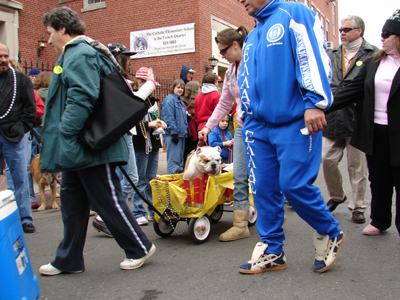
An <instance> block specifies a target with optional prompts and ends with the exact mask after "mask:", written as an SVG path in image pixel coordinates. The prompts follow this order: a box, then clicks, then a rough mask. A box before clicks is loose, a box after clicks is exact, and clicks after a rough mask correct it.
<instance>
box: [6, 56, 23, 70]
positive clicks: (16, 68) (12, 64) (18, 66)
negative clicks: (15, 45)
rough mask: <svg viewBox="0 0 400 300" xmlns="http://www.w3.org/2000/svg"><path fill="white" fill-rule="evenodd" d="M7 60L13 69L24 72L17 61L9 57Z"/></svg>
mask: <svg viewBox="0 0 400 300" xmlns="http://www.w3.org/2000/svg"><path fill="white" fill-rule="evenodd" d="M8 62H9V63H10V65H11V67H12V68H13V69H14V70H15V71H19V72H24V70H23V69H22V66H21V64H20V63H19V62H17V61H16V60H15V59H10V60H9V61H8Z"/></svg>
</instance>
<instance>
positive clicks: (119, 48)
mask: <svg viewBox="0 0 400 300" xmlns="http://www.w3.org/2000/svg"><path fill="white" fill-rule="evenodd" d="M107 47H108V49H109V50H110V52H111V54H112V55H114V56H117V55H118V54H124V55H129V56H131V55H135V54H136V53H137V52H133V51H128V48H126V47H125V46H124V45H122V44H120V43H110V44H108V45H107Z"/></svg>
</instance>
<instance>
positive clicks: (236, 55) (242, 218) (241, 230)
mask: <svg viewBox="0 0 400 300" xmlns="http://www.w3.org/2000/svg"><path fill="white" fill-rule="evenodd" d="M247 34H248V30H247V29H246V27H244V26H240V27H239V28H238V29H236V30H235V29H232V28H228V29H225V30H223V31H221V32H220V33H218V35H217V36H216V37H215V42H216V43H217V46H218V48H219V52H220V54H221V56H222V57H223V58H225V59H226V60H227V61H228V62H229V63H230V64H231V65H230V66H229V68H228V70H227V71H226V73H225V80H224V86H223V88H222V95H221V98H220V100H219V103H218V105H217V106H216V108H215V110H214V112H213V114H212V115H211V117H210V118H209V119H208V122H207V123H206V125H205V127H204V128H203V129H202V130H201V131H199V134H198V136H199V140H205V139H206V138H207V135H208V134H209V133H210V132H211V131H212V130H213V129H214V128H215V127H216V126H218V123H219V121H221V120H222V118H224V117H225V116H226V115H227V114H228V113H229V111H230V110H231V108H232V104H233V103H234V102H235V100H236V102H237V108H236V109H237V114H236V115H237V116H238V117H237V124H238V125H237V127H236V130H235V139H234V144H233V161H234V164H233V181H234V190H233V198H234V201H233V207H234V211H233V227H232V228H230V229H229V230H228V231H226V232H224V233H222V234H221V236H220V237H219V240H220V241H222V242H228V241H234V240H238V239H243V238H246V237H249V236H250V231H249V228H248V220H249V208H250V207H249V188H248V179H247V178H248V177H247V163H246V150H245V147H244V141H243V138H242V127H243V121H242V120H241V119H240V117H239V116H240V114H241V112H240V92H239V86H238V83H237V79H238V76H239V72H240V65H241V62H242V47H243V42H244V40H245V39H246V36H247Z"/></svg>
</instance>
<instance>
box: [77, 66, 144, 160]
mask: <svg viewBox="0 0 400 300" xmlns="http://www.w3.org/2000/svg"><path fill="white" fill-rule="evenodd" d="M148 109H149V105H148V104H147V103H146V102H145V101H143V100H142V99H140V98H139V97H137V96H135V95H134V94H133V93H132V91H131V90H130V89H129V87H128V85H127V83H126V82H125V80H124V79H123V77H122V76H121V74H120V73H119V72H118V70H115V71H113V72H111V73H110V74H108V75H106V76H105V77H103V79H102V81H101V87H100V96H99V99H97V101H96V103H95V105H94V107H93V112H92V114H91V115H90V117H89V118H88V120H87V121H86V124H85V126H84V127H83V129H82V131H81V132H80V134H79V140H80V141H81V143H82V144H83V145H85V146H86V147H87V148H88V149H90V151H91V152H92V153H93V154H95V153H99V152H101V151H103V150H105V149H107V148H108V147H109V146H111V145H112V144H114V143H115V142H116V141H118V140H119V139H120V138H121V137H122V136H123V135H124V134H126V133H127V132H128V131H129V129H131V128H132V127H134V126H135V125H136V124H138V123H139V121H140V120H142V119H143V118H144V116H145V115H146V113H147V110H148Z"/></svg>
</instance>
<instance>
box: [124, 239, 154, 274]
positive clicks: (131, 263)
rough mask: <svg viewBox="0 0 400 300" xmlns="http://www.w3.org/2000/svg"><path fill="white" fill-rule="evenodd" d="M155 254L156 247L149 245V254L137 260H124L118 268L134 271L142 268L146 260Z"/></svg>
mask: <svg viewBox="0 0 400 300" xmlns="http://www.w3.org/2000/svg"><path fill="white" fill-rule="evenodd" d="M155 252H156V246H154V244H153V245H151V248H150V250H149V253H147V255H145V256H143V257H142V258H139V259H132V258H125V259H124V261H123V262H122V263H120V264H119V267H120V268H121V269H122V270H134V269H137V268H140V267H141V266H143V264H144V262H145V261H146V259H148V258H150V257H151V256H152V255H153V254H154V253H155Z"/></svg>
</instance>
